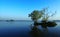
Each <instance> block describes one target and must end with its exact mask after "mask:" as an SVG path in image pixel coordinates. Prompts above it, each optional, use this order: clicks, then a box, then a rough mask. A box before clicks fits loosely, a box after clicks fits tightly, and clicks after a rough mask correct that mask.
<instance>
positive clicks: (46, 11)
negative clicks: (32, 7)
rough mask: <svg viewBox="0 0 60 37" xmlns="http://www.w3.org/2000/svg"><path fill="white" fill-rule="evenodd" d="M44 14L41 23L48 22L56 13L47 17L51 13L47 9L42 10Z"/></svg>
mask: <svg viewBox="0 0 60 37" xmlns="http://www.w3.org/2000/svg"><path fill="white" fill-rule="evenodd" d="M43 10H44V14H43V17H42V21H48V19H49V18H50V17H52V16H54V15H55V14H56V11H55V13H52V14H51V15H49V14H50V13H51V12H48V8H44V9H43Z"/></svg>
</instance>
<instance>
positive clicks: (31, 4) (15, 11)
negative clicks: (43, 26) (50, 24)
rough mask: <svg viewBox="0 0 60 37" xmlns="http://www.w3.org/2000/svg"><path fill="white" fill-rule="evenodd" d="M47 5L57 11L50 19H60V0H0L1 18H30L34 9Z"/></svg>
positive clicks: (51, 9)
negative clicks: (29, 15)
mask: <svg viewBox="0 0 60 37" xmlns="http://www.w3.org/2000/svg"><path fill="white" fill-rule="evenodd" d="M46 7H48V9H49V10H50V11H52V12H54V11H56V12H57V13H56V15H54V16H53V17H51V18H49V19H54V20H60V0H0V19H15V20H29V19H30V18H29V17H28V14H30V13H31V12H32V11H33V10H41V9H43V8H46Z"/></svg>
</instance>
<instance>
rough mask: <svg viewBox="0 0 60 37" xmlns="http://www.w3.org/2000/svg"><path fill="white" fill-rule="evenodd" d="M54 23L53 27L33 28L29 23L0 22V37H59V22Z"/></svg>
mask: <svg viewBox="0 0 60 37" xmlns="http://www.w3.org/2000/svg"><path fill="white" fill-rule="evenodd" d="M56 23H57V26H55V27H47V28H42V27H41V26H38V28H35V27H32V26H31V24H33V22H31V21H19V22H17V21H15V22H1V21H0V37H36V36H37V37H40V35H41V37H44V36H45V37H60V22H56ZM33 28H35V29H33ZM45 34H46V35H45ZM35 35H36V36H35ZM43 35H44V36H43Z"/></svg>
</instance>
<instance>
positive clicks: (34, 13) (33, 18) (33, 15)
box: [29, 10, 43, 22]
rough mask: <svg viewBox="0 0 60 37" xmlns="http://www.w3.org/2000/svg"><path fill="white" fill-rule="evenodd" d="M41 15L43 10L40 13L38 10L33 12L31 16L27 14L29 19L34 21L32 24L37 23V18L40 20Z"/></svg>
mask: <svg viewBox="0 0 60 37" xmlns="http://www.w3.org/2000/svg"><path fill="white" fill-rule="evenodd" d="M42 15H43V10H41V11H38V10H34V11H33V12H32V13H31V14H29V17H31V19H32V20H33V21H34V22H37V20H38V19H39V18H41V17H42Z"/></svg>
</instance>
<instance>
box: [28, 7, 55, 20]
mask: <svg viewBox="0 0 60 37" xmlns="http://www.w3.org/2000/svg"><path fill="white" fill-rule="evenodd" d="M50 13H51V12H50ZM55 13H56V12H55ZM55 13H53V14H51V15H49V12H48V8H44V9H43V10H40V11H38V10H34V11H33V12H32V13H31V14H29V17H31V19H32V20H33V21H37V20H38V19H40V18H42V20H43V21H48V19H49V17H51V16H53V15H55Z"/></svg>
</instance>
